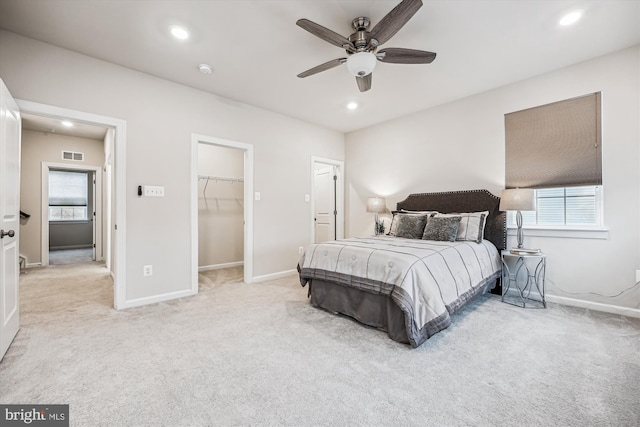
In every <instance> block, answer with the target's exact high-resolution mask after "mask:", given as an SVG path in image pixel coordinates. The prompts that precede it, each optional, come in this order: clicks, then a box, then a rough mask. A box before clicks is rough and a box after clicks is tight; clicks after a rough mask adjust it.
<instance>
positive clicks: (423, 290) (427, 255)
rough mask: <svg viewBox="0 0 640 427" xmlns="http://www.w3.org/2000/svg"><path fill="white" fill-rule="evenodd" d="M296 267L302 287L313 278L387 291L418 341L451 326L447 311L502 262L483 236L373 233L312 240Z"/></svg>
mask: <svg viewBox="0 0 640 427" xmlns="http://www.w3.org/2000/svg"><path fill="white" fill-rule="evenodd" d="M299 270H300V279H301V283H302V285H303V286H304V285H305V284H306V283H307V281H308V280H309V279H314V278H317V279H323V280H327V281H331V282H334V283H340V284H343V285H346V286H352V287H356V288H359V289H363V290H366V291H368V292H373V293H382V294H386V295H389V296H390V297H391V298H392V299H393V300H394V301H395V302H396V303H397V304H398V306H399V307H400V308H401V309H402V310H403V311H404V312H405V315H406V316H407V319H409V320H410V322H408V324H407V333H408V336H409V339H410V340H411V341H412V342H411V344H412V345H414V346H417V345H419V343H418V342H417V341H423V340H424V339H426V338H428V337H429V336H431V335H433V334H434V333H435V332H437V331H439V330H441V329H444V328H446V327H447V326H449V324H450V318H449V315H450V314H453V313H454V312H455V311H457V309H458V308H459V307H461V306H462V305H463V304H464V303H465V302H467V301H468V300H469V299H471V298H472V297H473V296H475V295H477V294H478V293H480V292H482V291H483V290H484V289H485V288H486V285H487V284H489V283H490V282H491V281H493V280H495V279H496V278H497V277H499V274H500V270H501V263H500V257H499V254H498V250H497V249H496V247H495V246H494V245H493V244H492V243H491V242H489V241H487V240H484V241H482V242H481V243H475V242H467V241H462V242H440V241H432V240H416V239H403V238H396V237H389V236H375V237H368V238H351V239H344V240H336V241H331V242H326V243H319V244H313V245H310V246H309V247H308V248H307V250H306V252H305V254H304V255H303V257H302V258H301V259H300V262H299ZM425 335H426V337H424V336H425ZM420 337H424V338H423V339H422V338H420Z"/></svg>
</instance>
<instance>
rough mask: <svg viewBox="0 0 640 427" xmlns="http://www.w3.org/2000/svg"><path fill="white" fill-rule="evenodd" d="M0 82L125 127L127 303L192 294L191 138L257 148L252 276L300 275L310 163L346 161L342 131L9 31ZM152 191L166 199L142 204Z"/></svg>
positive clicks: (1, 49) (3, 39) (0, 42)
mask: <svg viewBox="0 0 640 427" xmlns="http://www.w3.org/2000/svg"><path fill="white" fill-rule="evenodd" d="M194 72H195V71H194ZM0 76H1V77H2V78H3V79H4V81H5V83H6V84H7V86H8V87H9V90H10V91H11V93H12V95H13V96H14V97H15V98H19V99H23V100H29V101H34V102H40V103H44V104H51V105H55V106H59V107H64V108H69V109H73V110H79V111H85V112H89V113H94V114H99V115H103V116H108V117H115V118H119V119H123V120H126V122H127V148H126V159H127V160H126V180H127V194H126V221H127V224H126V225H127V241H126V258H127V266H126V286H127V294H126V299H127V300H128V301H130V300H137V299H141V298H142V299H144V298H148V297H151V296H155V295H164V294H170V293H173V292H180V291H184V290H188V289H190V286H191V283H190V277H191V272H190V269H191V253H190V243H191V242H190V237H189V236H190V235H191V234H190V233H191V230H190V222H189V221H190V212H189V210H190V161H191V158H190V143H191V135H192V133H196V134H201V135H208V136H212V137H218V138H223V139H228V140H231V141H238V142H243V143H248V144H253V146H254V155H255V169H254V188H255V191H260V192H261V193H262V200H261V201H260V202H256V203H255V204H254V232H255V234H254V242H255V243H254V248H253V253H254V276H261V275H268V274H272V273H278V272H281V271H288V270H293V269H295V267H296V263H297V260H298V247H299V246H302V245H305V244H307V243H309V241H310V239H311V236H310V230H311V223H310V221H311V215H310V213H309V209H310V206H309V204H308V203H306V202H305V201H304V194H306V193H309V192H310V188H311V182H310V181H311V180H310V177H311V170H310V167H311V166H310V164H311V162H310V158H311V156H320V157H327V158H334V159H339V160H342V159H343V158H344V135H343V134H342V133H339V132H335V131H331V130H327V129H324V128H321V127H319V126H315V125H311V124H309V123H306V122H303V121H300V120H295V119H292V118H289V117H285V116H283V115H280V114H276V113H273V112H269V111H266V110H263V109H259V108H256V107H252V106H249V105H246V104H241V103H237V102H234V101H232V100H229V99H224V98H220V97H217V96H215V95H212V94H209V93H206V92H203V91H200V90H195V89H192V88H188V87H185V86H182V85H179V84H175V83H172V82H169V81H166V80H162V79H159V78H156V77H153V76H150V75H148V74H144V73H140V72H137V71H133V70H130V69H127V68H124V67H120V66H117V65H114V64H111V63H108V62H104V61H100V60H97V59H94V58H90V57H88V56H84V55H81V54H78V53H75V52H72V51H69V50H66V49H61V48H58V47H55V46H53V45H49V44H46V43H42V42H38V41H36V40H33V39H29V38H25V37H22V36H19V35H17V34H14V33H10V32H6V31H1V32H0ZM211 77H212V78H216V77H215V75H214V76H211ZM116 166H120V165H116ZM145 184H146V185H162V186H164V187H165V195H166V196H165V197H164V198H149V197H148V198H139V197H138V196H137V187H138V185H145ZM148 264H151V265H153V276H151V277H143V275H142V267H143V265H148Z"/></svg>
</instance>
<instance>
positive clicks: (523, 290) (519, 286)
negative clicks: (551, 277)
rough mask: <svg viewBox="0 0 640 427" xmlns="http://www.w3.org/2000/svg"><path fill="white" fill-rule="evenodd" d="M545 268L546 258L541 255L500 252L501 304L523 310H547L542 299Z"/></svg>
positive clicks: (545, 303)
mask: <svg viewBox="0 0 640 427" xmlns="http://www.w3.org/2000/svg"><path fill="white" fill-rule="evenodd" d="M546 268H547V257H546V256H545V255H544V254H543V253H536V254H513V253H511V251H509V250H504V251H502V302H506V303H508V304H513V305H517V306H519V307H524V308H547V302H546V301H545V299H544V280H545V273H546ZM532 291H534V292H533V294H532Z"/></svg>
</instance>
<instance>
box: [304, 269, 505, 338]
mask: <svg viewBox="0 0 640 427" xmlns="http://www.w3.org/2000/svg"><path fill="white" fill-rule="evenodd" d="M497 274H498V273H496V274H495V275H492V276H490V277H488V278H487V279H485V281H484V282H483V283H482V284H481V286H478V287H476V288H474V289H472V290H471V292H468V293H467V294H465V295H463V296H462V298H460V299H459V300H458V301H457V302H456V305H455V306H454V307H448V309H449V311H450V312H451V314H454V313H456V312H458V311H460V310H461V309H462V308H463V307H464V306H465V305H467V303H469V302H470V301H472V300H473V299H475V298H476V297H477V296H479V295H481V294H483V293H485V292H487V291H488V290H490V289H491V288H493V287H494V286H496V285H497V280H499V276H498V275H497ZM308 285H309V297H310V300H311V305H313V306H314V307H318V308H322V309H324V310H327V311H329V312H331V313H334V314H343V315H345V316H349V317H351V318H353V319H356V320H357V321H359V322H360V323H362V324H364V325H367V326H371V327H373V328H377V329H380V330H382V331H385V332H387V335H389V338H391V339H392V340H394V341H397V342H399V343H403V344H409V345H410V346H411V347H414V348H415V347H419V346H420V345H421V344H422V343H424V342H425V341H426V340H428V339H429V338H430V337H431V336H433V335H435V334H436V333H438V332H439V331H441V330H443V329H446V328H447V327H449V325H450V324H451V318H450V316H449V315H448V313H444V314H443V315H442V316H439V317H438V318H436V319H434V320H433V321H432V322H431V323H430V324H429V325H425V327H423V328H422V329H421V330H419V331H413V329H415V328H413V327H412V325H407V322H412V321H413V320H409V319H407V316H406V315H405V313H404V312H403V311H402V309H401V308H400V307H399V306H398V304H396V302H395V301H394V300H393V298H391V297H390V296H388V295H384V294H374V293H370V292H366V291H363V290H361V289H356V288H351V287H348V286H344V285H341V284H338V283H333V282H327V281H324V280H321V279H311V280H309V282H308ZM408 329H412V333H413V334H414V335H415V336H414V337H413V339H409V335H408V333H407V330H408Z"/></svg>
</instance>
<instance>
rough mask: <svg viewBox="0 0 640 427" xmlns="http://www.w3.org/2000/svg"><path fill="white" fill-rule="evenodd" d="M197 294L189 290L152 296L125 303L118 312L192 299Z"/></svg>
mask: <svg viewBox="0 0 640 427" xmlns="http://www.w3.org/2000/svg"><path fill="white" fill-rule="evenodd" d="M196 293H197V292H193V291H192V290H191V289H187V290H184V291H177V292H169V293H166V294H160V295H152V296H150V297H143V298H136V299H130V300H127V301H125V303H124V305H123V306H122V307H119V308H118V310H122V309H125V308H133V307H140V306H142V305H148V304H155V303H158V302H163V301H169V300H174V299H177V298H184V297H190V296H192V295H195V294H196Z"/></svg>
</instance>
